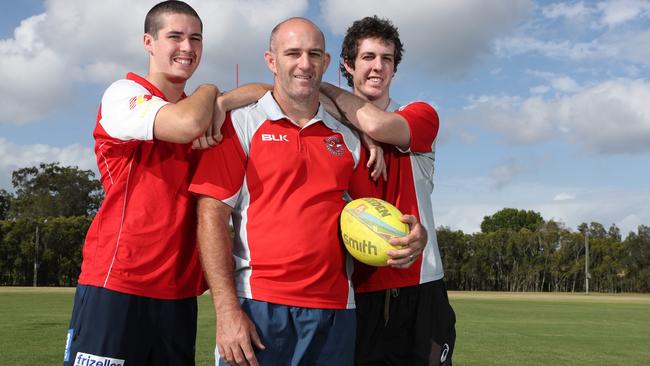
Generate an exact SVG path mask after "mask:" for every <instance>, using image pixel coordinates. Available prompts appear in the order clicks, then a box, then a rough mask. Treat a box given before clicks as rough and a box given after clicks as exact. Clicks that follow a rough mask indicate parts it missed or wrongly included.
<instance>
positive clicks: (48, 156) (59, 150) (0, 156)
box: [0, 138, 99, 189]
mask: <svg viewBox="0 0 650 366" xmlns="http://www.w3.org/2000/svg"><path fill="white" fill-rule="evenodd" d="M57 161H58V162H59V163H61V165H63V166H77V167H79V168H80V169H90V170H93V171H94V172H95V176H96V177H97V178H98V177H99V174H98V173H97V167H96V164H95V154H94V152H93V149H91V148H87V147H83V146H81V145H79V144H73V145H69V146H64V147H53V146H50V145H45V144H34V145H19V144H16V143H13V142H11V141H8V140H7V139H4V138H0V188H4V189H9V188H10V187H11V173H13V171H15V170H17V169H21V168H25V167H30V166H35V165H38V164H40V163H52V162H57Z"/></svg>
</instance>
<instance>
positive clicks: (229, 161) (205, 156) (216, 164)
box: [189, 113, 247, 206]
mask: <svg viewBox="0 0 650 366" xmlns="http://www.w3.org/2000/svg"><path fill="white" fill-rule="evenodd" d="M221 133H222V134H223V140H222V141H221V142H220V143H219V145H217V146H215V147H213V148H211V149H208V150H204V151H203V153H202V154H201V160H200V161H199V165H198V167H197V169H196V172H195V173H194V177H193V178H192V183H191V184H190V189H189V190H190V192H193V193H196V194H202V195H206V196H210V197H213V198H216V199H218V200H220V201H223V202H224V203H226V204H228V205H229V206H233V205H234V203H235V201H236V198H237V195H238V194H239V191H240V190H241V187H242V184H243V183H244V175H245V174H246V161H247V157H246V153H244V150H243V148H242V145H241V142H240V141H239V137H238V136H237V134H236V133H235V129H234V128H233V125H232V120H231V119H230V113H227V114H226V120H225V121H224V124H223V127H222V128H221Z"/></svg>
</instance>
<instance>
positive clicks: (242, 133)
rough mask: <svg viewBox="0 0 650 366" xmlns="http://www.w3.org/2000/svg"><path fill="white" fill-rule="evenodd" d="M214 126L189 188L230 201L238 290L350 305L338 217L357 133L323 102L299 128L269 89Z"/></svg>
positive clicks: (265, 297) (279, 299) (288, 301)
mask: <svg viewBox="0 0 650 366" xmlns="http://www.w3.org/2000/svg"><path fill="white" fill-rule="evenodd" d="M222 133H223V136H224V139H223V141H222V142H221V143H220V144H219V145H217V146H216V147H214V148H212V149H210V150H207V151H205V152H204V153H203V155H202V158H201V161H200V163H199V167H198V168H197V171H196V174H195V175H194V178H193V179H192V184H191V186H190V191H192V192H195V193H198V194H202V195H206V196H210V197H214V198H216V199H218V200H220V201H223V202H224V203H226V204H227V205H229V206H231V207H232V208H233V211H232V212H233V224H234V228H235V243H234V254H233V255H234V263H235V273H234V275H235V282H236V287H237V295H238V296H240V297H245V298H250V299H255V300H260V301H266V302H272V303H276V304H283V305H289V306H300V307H309V308H324V309H346V308H353V307H354V294H353V290H352V287H351V283H350V274H351V260H349V259H348V257H347V253H346V251H345V249H344V248H343V245H342V243H341V242H340V240H339V235H338V226H339V224H338V219H339V214H340V212H341V210H342V209H343V206H344V205H345V200H344V194H345V192H346V190H347V189H348V187H349V184H350V179H351V177H352V174H353V170H354V169H355V166H357V165H358V162H359V159H360V154H361V152H360V151H361V149H360V142H359V139H358V137H357V135H356V134H355V133H354V132H352V131H351V130H350V129H349V128H348V127H346V126H344V125H342V124H341V123H340V122H338V121H336V120H334V119H333V118H332V117H331V116H330V115H329V114H327V113H325V111H324V109H323V108H322V107H321V108H320V109H319V110H318V113H317V115H316V116H315V117H314V118H313V119H312V120H311V121H309V123H308V124H307V125H305V126H304V127H303V128H300V127H299V126H298V125H297V124H295V123H294V122H292V121H291V120H290V119H289V118H288V117H287V116H286V115H284V113H283V112H282V111H281V109H280V107H279V106H278V104H277V103H276V101H275V100H274V99H273V96H272V94H271V93H270V92H269V93H267V94H266V95H264V97H262V98H261V99H260V100H259V101H258V102H257V103H256V104H253V105H251V106H248V107H246V108H241V109H237V110H234V111H232V113H229V114H227V116H226V121H225V123H224V126H223V128H222ZM361 165H362V164H361Z"/></svg>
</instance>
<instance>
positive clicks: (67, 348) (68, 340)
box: [63, 328, 74, 362]
mask: <svg viewBox="0 0 650 366" xmlns="http://www.w3.org/2000/svg"><path fill="white" fill-rule="evenodd" d="M72 336H74V329H72V328H70V329H68V335H67V336H66V337H65V352H64V353H63V362H68V361H70V346H71V345H72Z"/></svg>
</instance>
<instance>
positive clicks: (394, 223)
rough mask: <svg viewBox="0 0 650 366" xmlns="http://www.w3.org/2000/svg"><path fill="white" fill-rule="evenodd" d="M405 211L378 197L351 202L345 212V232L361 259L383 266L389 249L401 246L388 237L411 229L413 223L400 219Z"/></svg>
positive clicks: (346, 241) (348, 243) (348, 245)
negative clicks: (392, 243) (408, 223)
mask: <svg viewBox="0 0 650 366" xmlns="http://www.w3.org/2000/svg"><path fill="white" fill-rule="evenodd" d="M401 217H402V213H401V212H400V211H399V210H398V209H397V208H395V206H393V205H391V204H390V203H388V202H386V201H383V200H380V199H378V198H359V199H356V200H354V201H351V202H349V203H348V204H347V205H345V207H344V208H343V211H342V212H341V235H342V236H343V243H344V244H345V248H346V249H347V250H348V252H349V253H350V254H351V255H352V256H353V257H354V258H356V259H357V260H358V261H360V262H363V263H366V264H369V265H371V266H377V267H383V266H385V265H386V261H388V259H389V258H388V254H386V252H388V251H389V250H392V249H401V247H399V246H393V245H391V244H390V243H389V242H388V240H389V239H390V238H393V237H402V236H404V235H406V234H408V233H409V226H408V225H407V224H405V223H403V222H402V221H401V220H400V219H401Z"/></svg>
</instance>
